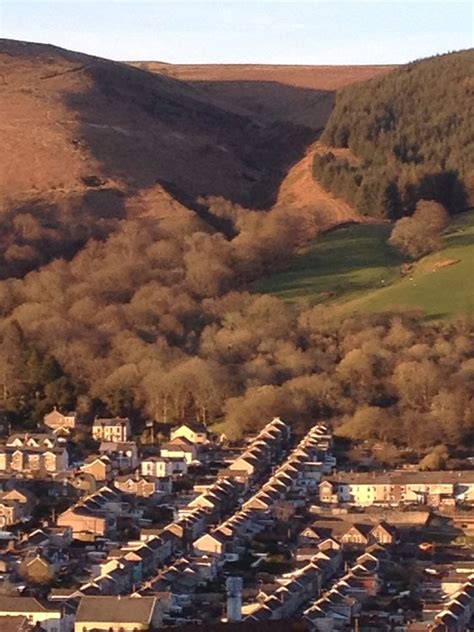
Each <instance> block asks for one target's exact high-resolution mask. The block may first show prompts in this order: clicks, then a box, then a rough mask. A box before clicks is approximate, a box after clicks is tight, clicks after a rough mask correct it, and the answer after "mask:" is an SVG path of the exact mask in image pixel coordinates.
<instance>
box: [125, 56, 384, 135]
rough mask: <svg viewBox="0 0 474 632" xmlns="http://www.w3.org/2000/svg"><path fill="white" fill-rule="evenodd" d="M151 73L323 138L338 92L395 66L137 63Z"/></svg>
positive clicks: (226, 105)
mask: <svg viewBox="0 0 474 632" xmlns="http://www.w3.org/2000/svg"><path fill="white" fill-rule="evenodd" d="M131 63H132V64H133V65H136V66H138V67H140V68H143V69H145V70H149V71H150V72H158V73H160V74H164V75H167V76H169V77H174V78H175V79H179V80H181V81H186V82H187V83H189V84H190V85H193V86H196V87H198V88H199V89H200V90H201V91H203V92H205V93H206V94H207V95H209V96H211V97H212V98H213V99H215V100H216V101H217V100H218V101H219V102H220V103H221V104H223V105H225V107H226V108H239V111H242V110H243V111H246V112H252V113H253V114H255V115H257V116H258V117H259V118H260V119H264V120H265V119H266V120H268V119H271V120H279V121H286V122H291V123H294V124H297V125H303V126H305V127H309V128H311V129H313V130H316V131H317V132H320V131H321V130H322V128H323V127H324V125H325V123H326V121H327V119H328V117H329V115H330V113H331V111H332V108H333V107H334V101H335V94H336V91H337V90H339V89H341V88H343V87H345V86H348V85H351V84H354V83H358V82H362V81H367V80H368V79H371V78H372V77H377V76H379V75H384V74H386V73H387V72H389V71H390V70H392V69H393V68H394V67H393V66H303V65H302V66H284V65H266V64H163V63H160V62H151V61H150V62H131Z"/></svg>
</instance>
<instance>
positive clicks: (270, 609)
mask: <svg viewBox="0 0 474 632" xmlns="http://www.w3.org/2000/svg"><path fill="white" fill-rule="evenodd" d="M327 567H328V562H327V560H326V559H325V558H324V557H319V556H318V555H317V554H316V555H314V556H313V557H312V558H311V560H310V561H309V562H308V563H307V564H306V565H305V566H303V567H302V568H300V569H298V570H296V571H294V572H293V573H289V574H287V575H285V576H283V577H281V578H279V579H278V580H277V581H278V583H279V584H280V586H279V587H278V588H277V589H276V590H275V591H274V592H271V593H270V594H264V595H263V597H264V599H263V600H262V601H260V605H259V606H258V608H256V609H255V610H253V611H252V612H251V614H249V615H247V617H245V621H265V620H268V619H272V618H273V613H274V612H275V611H278V610H279V609H280V608H282V606H284V605H285V604H286V603H287V602H288V601H290V600H293V601H294V600H295V598H296V599H297V596H298V597H301V596H302V595H303V594H304V592H305V591H306V590H307V589H308V588H309V589H310V591H311V587H313V589H314V583H315V582H317V583H318V585H319V584H320V583H321V582H322V579H321V580H319V581H318V578H319V577H321V578H322V577H325V576H326V575H327V572H328V571H327ZM311 592H312V591H311Z"/></svg>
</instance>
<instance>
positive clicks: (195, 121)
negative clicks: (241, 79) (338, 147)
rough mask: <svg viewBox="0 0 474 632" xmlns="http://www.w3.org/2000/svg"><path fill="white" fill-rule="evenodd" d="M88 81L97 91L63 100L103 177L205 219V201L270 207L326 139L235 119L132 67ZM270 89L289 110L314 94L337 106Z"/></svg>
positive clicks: (95, 72) (189, 89)
mask: <svg viewBox="0 0 474 632" xmlns="http://www.w3.org/2000/svg"><path fill="white" fill-rule="evenodd" d="M82 73H83V75H84V74H85V75H86V77H87V85H88V89H87V90H83V89H82V85H81V86H80V89H77V90H72V91H71V90H70V91H69V92H67V93H65V94H64V96H63V98H64V101H65V103H66V105H67V107H68V108H69V109H71V110H73V112H74V113H75V115H76V116H77V118H78V120H79V121H80V124H81V128H80V139H79V142H80V143H82V144H83V145H84V146H86V147H87V149H88V151H90V152H91V154H92V156H93V157H94V158H95V159H96V160H97V161H98V163H99V164H100V171H101V173H100V174H98V175H100V176H101V177H104V178H108V179H110V180H113V181H117V180H120V181H121V182H123V183H124V184H125V185H126V186H127V187H128V188H129V190H130V191H136V190H138V189H147V188H151V187H153V186H154V185H155V184H157V183H159V184H161V185H162V186H163V187H164V188H165V189H166V190H167V191H169V192H170V193H171V194H172V195H173V197H175V198H176V199H178V201H180V202H182V203H184V204H185V205H187V206H191V207H192V208H194V209H195V210H197V212H202V210H203V209H202V208H200V207H198V205H197V204H196V199H197V198H198V196H200V195H204V196H208V195H213V196H222V197H224V198H226V199H228V200H230V201H232V202H235V203H238V204H242V205H244V206H251V207H255V208H268V207H270V206H271V205H272V204H273V203H274V201H275V200H276V196H277V194H278V190H279V187H280V184H281V181H282V180H283V178H284V177H285V175H286V174H287V172H288V170H289V169H290V167H291V166H292V165H293V164H294V163H296V162H297V161H298V160H299V159H300V158H301V157H302V156H303V155H304V153H305V150H306V149H307V147H308V146H309V145H310V144H311V143H312V142H314V140H315V139H316V138H317V137H318V134H319V132H318V131H317V130H316V129H313V128H311V127H308V126H304V125H294V124H293V123H290V122H286V121H271V122H268V121H267V122H265V123H263V122H262V120H261V119H259V118H257V117H250V116H246V115H243V114H237V113H235V112H230V111H228V110H225V109H224V108H223V107H222V108H220V107H217V106H216V105H214V104H210V103H209V102H206V99H207V100H208V99H209V97H208V96H206V95H205V94H204V92H203V91H200V90H198V89H197V88H195V87H193V86H191V85H189V84H185V83H183V82H179V81H175V80H173V79H169V78H168V77H163V76H160V75H154V74H152V73H149V72H147V71H142V70H140V69H137V68H132V67H129V66H126V65H121V64H114V63H110V62H104V61H97V62H96V63H94V64H91V65H89V66H88V67H84V69H83V70H82ZM83 83H84V82H83ZM236 89H237V90H239V89H240V88H239V86H237V87H236ZM271 89H272V90H273V91H281V92H282V94H283V93H284V94H285V97H284V99H283V97H282V100H284V101H285V102H286V103H289V102H290V101H291V99H293V100H294V102H295V103H297V102H298V100H300V101H301V99H303V100H305V101H307V102H308V104H310V103H311V102H312V101H311V99H312V97H311V93H312V92H314V93H316V96H315V99H316V100H318V99H322V98H326V99H328V100H330V99H331V98H332V96H331V93H329V92H328V93H327V94H326V95H324V94H322V93H321V91H311V90H307V89H302V88H291V87H288V86H283V85H281V86H280V85H279V84H276V85H273V86H272V87H271ZM262 90H264V91H265V90H267V91H268V90H270V87H269V86H264V87H263V88H262ZM291 95H292V96H291Z"/></svg>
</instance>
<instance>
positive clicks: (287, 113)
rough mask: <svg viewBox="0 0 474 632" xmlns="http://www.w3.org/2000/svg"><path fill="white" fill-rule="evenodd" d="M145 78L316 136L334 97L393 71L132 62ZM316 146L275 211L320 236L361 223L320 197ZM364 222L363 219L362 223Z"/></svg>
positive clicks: (295, 170)
mask: <svg viewBox="0 0 474 632" xmlns="http://www.w3.org/2000/svg"><path fill="white" fill-rule="evenodd" d="M132 64H133V65H137V66H139V67H141V68H143V69H145V70H148V71H150V72H158V73H163V74H166V75H167V76H169V77H174V78H176V79H179V80H181V81H186V82H188V83H190V84H191V85H193V86H197V87H199V89H200V90H202V91H204V92H205V93H206V94H208V95H210V96H211V97H212V98H213V100H214V102H215V103H220V104H222V106H223V107H226V108H228V109H230V108H232V109H234V111H238V112H251V113H253V114H254V115H255V116H256V117H257V118H258V120H261V121H266V122H269V121H285V122H291V123H293V124H294V125H296V126H304V127H307V128H310V129H311V130H313V132H314V133H313V140H314V139H316V138H317V137H318V136H319V133H320V132H321V130H322V129H323V127H324V125H325V123H326V121H327V119H328V118H329V115H330V113H331V111H332V108H333V107H334V101H335V96H336V91H337V90H339V89H340V88H343V87H345V86H347V85H350V84H353V83H359V82H362V81H366V80H368V79H371V78H372V77H376V76H378V75H381V74H386V73H388V72H390V71H391V70H393V68H394V66H284V65H273V66H272V65H265V64H251V65H244V64H232V65H226V64H222V65H205V64H204V65H193V64H189V65H175V64H164V63H162V62H132ZM316 147H317V143H314V142H311V143H309V144H308V145H307V146H306V147H305V148H304V150H303V152H302V154H301V157H300V159H299V160H297V161H296V163H295V164H293V165H291V167H290V168H289V170H288V171H287V173H286V174H285V176H284V178H283V179H282V181H281V183H280V184H279V187H278V192H277V195H276V200H275V202H274V204H275V205H282V206H287V207H288V206H290V207H291V208H293V209H294V210H295V212H297V213H299V214H301V212H303V213H304V215H305V216H306V219H307V220H308V219H311V220H312V221H314V223H315V224H316V225H317V226H318V228H319V230H321V229H325V228H329V227H331V226H333V225H334V224H337V223H341V222H347V221H361V220H363V218H361V217H360V215H359V214H358V213H357V212H356V211H355V210H354V209H353V208H351V207H350V206H349V205H348V204H347V203H346V202H344V201H343V200H340V199H337V198H335V197H334V196H332V195H331V194H330V193H328V192H327V191H325V190H324V189H323V188H322V187H321V186H320V185H319V184H318V183H317V182H316V181H315V180H314V178H313V176H312V164H313V156H314V152H315V150H316ZM364 221H365V219H364Z"/></svg>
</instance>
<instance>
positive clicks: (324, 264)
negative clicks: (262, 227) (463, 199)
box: [252, 212, 474, 318]
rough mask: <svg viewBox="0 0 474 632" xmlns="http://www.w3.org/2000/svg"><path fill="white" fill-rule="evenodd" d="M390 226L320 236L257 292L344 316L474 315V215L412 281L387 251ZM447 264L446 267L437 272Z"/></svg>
mask: <svg viewBox="0 0 474 632" xmlns="http://www.w3.org/2000/svg"><path fill="white" fill-rule="evenodd" d="M390 230H391V227H390V226H388V225H356V224H354V225H350V226H345V227H342V228H338V229H335V230H333V231H331V232H329V233H326V234H325V235H322V236H320V237H318V239H317V240H315V241H314V242H313V243H312V244H311V245H310V246H308V247H307V248H305V249H304V250H302V251H301V252H300V253H299V254H298V255H297V256H296V257H295V258H294V260H293V261H292V262H291V265H290V266H289V267H288V269H286V270H284V271H282V272H277V273H275V274H272V275H270V276H267V277H265V278H263V279H261V280H260V281H259V282H258V283H255V284H254V286H253V288H252V289H253V290H254V291H257V292H264V293H271V294H274V295H275V296H278V297H280V298H282V299H284V300H288V301H293V302H306V303H309V304H313V305H314V304H318V303H328V304H333V305H338V306H340V308H341V309H342V310H343V311H363V312H369V311H371V312H376V311H377V312H379V311H386V310H400V309H407V308H413V307H416V308H420V309H422V310H424V311H425V313H426V315H427V316H428V317H430V318H446V317H450V316H452V315H454V314H456V313H459V312H464V313H474V281H473V273H474V212H469V213H465V214H464V215H463V216H460V217H458V218H456V219H455V220H454V221H453V222H452V223H451V225H450V227H449V229H448V230H447V231H446V233H445V236H444V242H445V246H444V248H443V249H442V250H440V251H439V252H436V253H433V254H431V255H429V256H427V257H424V258H423V259H421V260H420V261H418V262H417V263H416V264H415V265H414V266H413V269H412V270H410V272H409V273H408V274H406V275H405V276H403V275H402V273H401V264H402V263H403V259H402V258H401V257H400V256H399V255H398V254H397V253H396V252H395V251H394V250H393V249H392V248H390V247H389V246H388V245H387V243H386V242H387V238H388V236H389V234H390ZM440 264H444V267H437V266H440Z"/></svg>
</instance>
